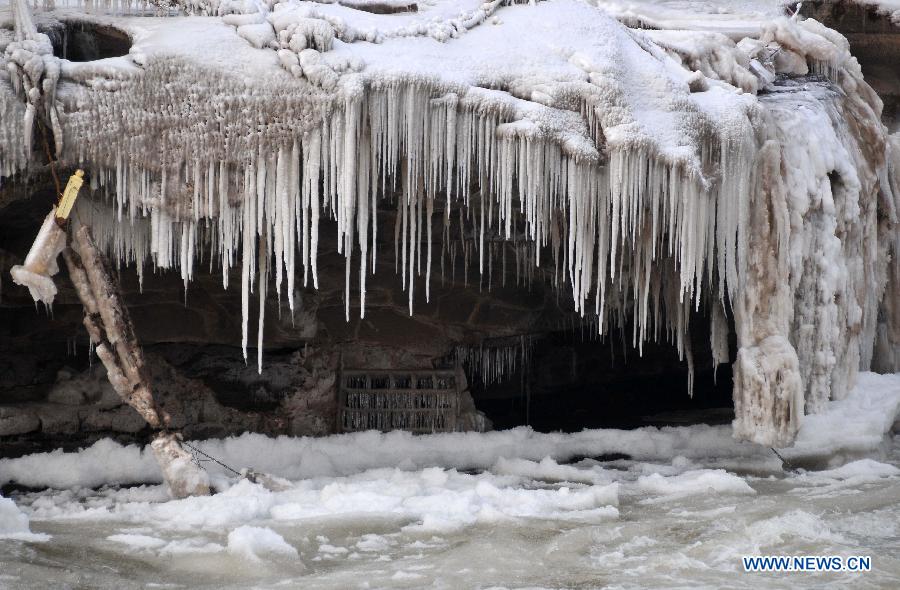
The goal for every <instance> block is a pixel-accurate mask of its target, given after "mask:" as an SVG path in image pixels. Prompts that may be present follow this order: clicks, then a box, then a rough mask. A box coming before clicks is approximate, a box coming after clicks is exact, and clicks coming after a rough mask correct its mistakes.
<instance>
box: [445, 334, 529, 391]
mask: <svg viewBox="0 0 900 590" xmlns="http://www.w3.org/2000/svg"><path fill="white" fill-rule="evenodd" d="M532 347H533V341H532V338H531V337H530V336H524V335H522V336H518V337H513V338H505V339H496V340H494V341H489V342H482V343H481V344H480V345H478V346H457V347H456V350H455V351H454V356H455V357H456V358H455V360H456V364H457V365H459V366H461V367H465V369H466V373H467V374H469V375H472V376H475V377H477V378H479V379H480V380H481V383H482V384H483V385H484V386H490V385H492V384H494V383H500V382H503V381H506V380H508V379H509V378H510V377H512V376H513V375H514V374H515V373H516V371H519V370H523V371H524V370H526V369H528V367H529V365H530V364H531V352H532Z"/></svg>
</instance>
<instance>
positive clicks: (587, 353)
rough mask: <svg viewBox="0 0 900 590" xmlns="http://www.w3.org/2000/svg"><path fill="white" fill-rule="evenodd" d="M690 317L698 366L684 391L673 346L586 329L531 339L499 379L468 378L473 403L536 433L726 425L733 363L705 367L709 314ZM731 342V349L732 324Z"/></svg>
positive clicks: (506, 424)
mask: <svg viewBox="0 0 900 590" xmlns="http://www.w3.org/2000/svg"><path fill="white" fill-rule="evenodd" d="M695 315H696V316H697V317H696V318H693V319H692V334H695V336H694V337H693V338H692V346H693V352H694V359H695V361H696V368H695V374H694V387H693V394H692V395H691V394H689V375H688V366H687V362H686V361H685V360H680V359H679V358H678V353H677V351H676V350H675V348H674V346H672V345H669V344H667V343H655V342H647V343H645V344H644V347H643V354H639V351H638V349H636V348H633V347H631V346H630V345H627V344H623V342H622V341H621V339H620V338H619V335H618V334H616V333H614V334H613V335H612V336H608V337H606V338H604V339H599V338H597V337H592V336H591V333H590V329H589V328H585V329H584V331H582V330H581V329H576V330H575V331H572V330H563V331H557V332H552V333H548V334H546V335H544V336H543V337H541V338H539V339H537V340H536V341H535V342H534V343H533V345H532V349H531V358H530V361H529V362H528V364H527V365H526V367H525V368H524V370H523V369H522V367H521V365H520V366H519V367H517V370H516V372H515V373H514V374H512V375H509V377H508V379H506V380H505V381H503V382H500V383H493V384H490V385H485V384H484V383H483V382H482V381H481V380H479V379H478V378H477V377H474V378H470V387H471V389H472V395H473V398H474V400H475V405H476V407H477V408H478V409H479V410H480V411H482V412H484V413H485V414H486V415H487V416H488V418H489V419H490V420H491V421H492V422H493V425H494V428H496V429H505V428H513V427H516V426H522V425H528V426H531V427H532V428H533V429H535V430H537V431H540V432H553V431H563V432H577V431H579V430H582V429H589V428H621V429H630V428H638V427H641V426H667V425H672V426H674V425H683V424H696V423H705V424H727V423H730V422H731V420H732V419H733V418H734V407H733V403H732V375H731V362H733V359H730V361H729V363H726V364H722V365H719V366H718V367H717V368H716V369H714V368H713V367H712V366H711V362H710V360H709V359H710V356H709V343H708V332H706V331H705V330H706V329H708V320H707V323H706V326H704V324H703V321H704V319H705V318H703V317H702V315H701V314H695ZM729 339H730V340H731V343H730V348H731V350H735V348H734V344H735V343H734V331H733V329H732V330H731V333H730V336H729Z"/></svg>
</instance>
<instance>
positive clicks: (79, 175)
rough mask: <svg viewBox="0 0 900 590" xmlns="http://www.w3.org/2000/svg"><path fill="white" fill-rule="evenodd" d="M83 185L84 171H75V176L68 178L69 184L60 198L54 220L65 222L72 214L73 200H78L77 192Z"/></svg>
mask: <svg viewBox="0 0 900 590" xmlns="http://www.w3.org/2000/svg"><path fill="white" fill-rule="evenodd" d="M82 184H84V170H76V171H75V174H73V175H72V176H70V177H69V183H68V184H67V185H66V190H64V191H63V194H62V198H60V199H59V205H57V207H56V220H57V221H65V220H66V219H68V218H69V213H71V212H72V207H73V206H74V205H75V199H76V198H78V191H80V190H81V185H82Z"/></svg>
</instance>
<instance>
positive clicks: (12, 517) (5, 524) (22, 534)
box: [0, 496, 50, 543]
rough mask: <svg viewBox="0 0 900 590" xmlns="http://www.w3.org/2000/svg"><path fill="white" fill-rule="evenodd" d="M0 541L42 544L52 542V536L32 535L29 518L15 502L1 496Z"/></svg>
mask: <svg viewBox="0 0 900 590" xmlns="http://www.w3.org/2000/svg"><path fill="white" fill-rule="evenodd" d="M0 539H13V540H17V541H30V542H33V543H41V542H44V541H48V540H50V535H44V534H37V533H32V532H31V528H30V527H29V524H28V516H27V515H26V514H25V513H24V512H22V511H21V510H19V507H18V506H16V503H15V502H13V501H12V500H10V499H9V498H4V497H3V496H0Z"/></svg>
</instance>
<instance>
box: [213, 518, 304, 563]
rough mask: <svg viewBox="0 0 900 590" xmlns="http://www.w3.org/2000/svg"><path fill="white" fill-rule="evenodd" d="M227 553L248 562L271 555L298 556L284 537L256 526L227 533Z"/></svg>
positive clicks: (243, 527)
mask: <svg viewBox="0 0 900 590" xmlns="http://www.w3.org/2000/svg"><path fill="white" fill-rule="evenodd" d="M228 552H229V553H231V554H232V555H237V556H239V557H243V558H244V559H248V560H250V561H261V559H262V558H263V557H265V556H273V555H275V556H288V557H297V556H298V553H297V550H296V549H294V547H292V546H291V545H289V544H288V543H287V542H286V541H285V540H284V537H282V536H281V535H279V534H278V533H276V532H275V531H273V530H272V529H270V528H267V527H256V526H241V527H238V528H236V529H234V530H233V531H231V532H230V533H228Z"/></svg>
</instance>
